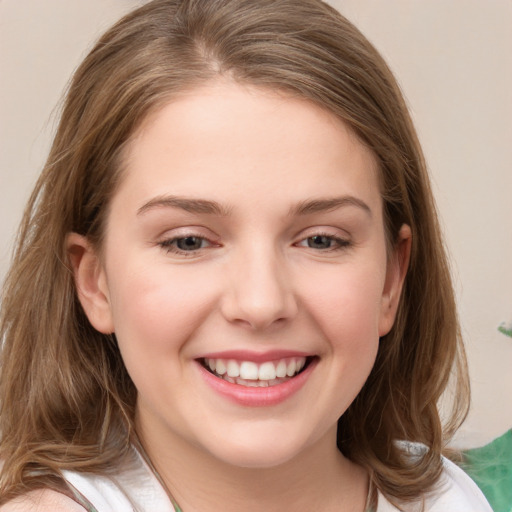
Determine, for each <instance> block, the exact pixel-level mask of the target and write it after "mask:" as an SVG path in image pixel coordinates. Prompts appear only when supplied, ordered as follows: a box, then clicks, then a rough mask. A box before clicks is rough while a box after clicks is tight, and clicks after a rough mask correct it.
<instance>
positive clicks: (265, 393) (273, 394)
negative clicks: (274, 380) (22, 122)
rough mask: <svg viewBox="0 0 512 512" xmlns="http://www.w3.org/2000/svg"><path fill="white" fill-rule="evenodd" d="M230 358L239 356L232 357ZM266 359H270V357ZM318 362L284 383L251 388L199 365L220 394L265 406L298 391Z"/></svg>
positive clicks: (248, 404) (204, 375)
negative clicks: (218, 375)
mask: <svg viewBox="0 0 512 512" xmlns="http://www.w3.org/2000/svg"><path fill="white" fill-rule="evenodd" d="M294 355H295V356H296V355H297V353H294ZM205 357H208V356H205ZM216 357H218V358H224V356H219V355H218V354H216ZM281 357H282V356H281ZM281 357H277V359H280V358H281ZM285 357H293V356H285ZM226 359H228V357H226ZM230 359H239V358H235V357H230ZM241 359H243V358H241ZM243 360H247V359H243ZM249 360H254V359H249ZM264 360H265V361H269V359H268V358H266V359H264ZM270 360H273V359H270ZM317 362H318V359H317V358H315V359H313V360H312V361H311V362H310V363H309V365H308V366H307V367H306V369H305V370H304V371H302V372H301V373H299V374H298V375H297V376H296V377H293V378H291V379H290V380H287V381H286V382H283V383H282V384H277V385H275V386H270V387H268V388H250V387H246V386H241V385H239V384H232V383H231V382H227V381H225V380H224V379H221V378H219V377H216V376H215V375H213V374H212V373H210V372H209V371H208V370H207V369H206V368H204V367H203V365H202V364H201V363H199V362H197V367H198V368H199V371H200V372H201V376H202V377H203V379H204V380H205V382H206V384H207V385H208V386H210V388H211V389H213V390H214V391H215V392H216V393H218V394H219V395H221V396H223V397H225V398H227V399H228V400H231V401H232V402H235V403H237V404H239V405H243V406H248V407H265V406H271V405H277V404H279V403H281V402H284V401H285V400H287V399H288V398H290V397H291V396H292V395H294V394H295V393H297V392H298V391H299V390H300V389H301V388H302V386H303V385H304V384H305V383H306V381H307V380H308V378H309V377H310V375H311V373H312V372H313V370H314V369H315V367H316V364H317Z"/></svg>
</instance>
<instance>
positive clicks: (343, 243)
mask: <svg viewBox="0 0 512 512" xmlns="http://www.w3.org/2000/svg"><path fill="white" fill-rule="evenodd" d="M315 238H321V239H326V241H328V242H329V244H331V245H333V246H331V245H330V246H329V247H325V248H315V247H311V246H310V245H309V241H310V240H313V239H315ZM186 240H191V241H193V240H195V241H196V242H200V245H201V246H200V247H197V248H191V249H190V250H186V249H182V248H180V247H178V244H179V243H180V241H186ZM205 242H206V244H207V246H206V247H204V246H203V244H204V243H205ZM304 243H305V244H307V245H302V244H304ZM159 245H160V247H162V248H163V249H165V250H166V252H168V253H173V254H178V255H183V256H189V255H190V256H191V255H193V254H197V252H198V251H201V250H203V249H208V248H211V247H213V246H215V244H214V243H213V242H211V241H210V240H208V239H207V238H205V237H203V236H199V235H194V234H189V235H187V236H179V237H175V238H170V239H168V240H163V241H162V242H160V243H159ZM294 245H295V246H296V247H306V248H309V249H313V250H319V251H321V252H331V251H340V250H343V249H347V248H348V247H350V246H351V242H350V241H349V240H346V239H343V238H339V237H336V236H333V235H332V234H330V233H315V234H314V235H311V236H308V237H306V238H303V239H302V240H300V241H299V242H297V243H296V244H294Z"/></svg>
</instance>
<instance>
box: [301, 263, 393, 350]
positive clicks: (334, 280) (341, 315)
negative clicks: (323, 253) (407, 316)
mask: <svg viewBox="0 0 512 512" xmlns="http://www.w3.org/2000/svg"><path fill="white" fill-rule="evenodd" d="M318 277H321V276H317V278H318ZM383 286H384V272H383V271H382V269H381V268H380V267H378V266H375V265H368V266H359V267H358V266H350V267H349V266H348V265H347V266H346V267H345V268H343V267H341V268H339V269H338V271H335V272H333V271H332V270H331V271H330V272H328V275H326V276H325V278H324V279H319V280H317V281H316V282H315V285H314V286H311V283H309V284H308V283H303V285H302V289H303V290H304V291H303V292H302V297H303V301H304V302H306V303H307V310H308V311H309V312H310V314H311V315H312V316H313V317H314V319H315V322H316V324H317V325H318V326H319V327H320V328H321V330H322V332H323V334H324V336H325V337H326V339H328V340H329V341H330V344H331V347H332V348H333V349H336V348H338V345H339V346H340V347H341V348H343V349H345V350H347V351H353V352H355V353H364V352H365V351H367V350H368V348H369V347H374V346H376V344H377V343H378V339H379V319H380V310H381V300H382V290H383Z"/></svg>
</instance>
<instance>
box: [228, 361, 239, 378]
mask: <svg viewBox="0 0 512 512" xmlns="http://www.w3.org/2000/svg"><path fill="white" fill-rule="evenodd" d="M227 369H228V375H229V376H230V377H240V366H239V365H238V363H237V362H236V361H233V360H229V361H228V364H227Z"/></svg>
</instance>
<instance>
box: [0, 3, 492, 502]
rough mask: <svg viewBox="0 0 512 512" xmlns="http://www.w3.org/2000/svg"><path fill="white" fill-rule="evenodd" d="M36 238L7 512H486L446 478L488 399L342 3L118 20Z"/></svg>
mask: <svg viewBox="0 0 512 512" xmlns="http://www.w3.org/2000/svg"><path fill="white" fill-rule="evenodd" d="M19 240H20V241H19V246H18V249H17V252H16V255H15V258H14V262H13V265H12V268H11V272H10V274H9V276H8V279H7V281H6V285H5V290H4V296H3V303H2V324H1V332H2V338H3V340H4V344H3V353H2V374H1V381H0V393H1V415H0V430H1V433H2V438H1V445H0V458H1V460H2V461H3V468H2V474H1V480H0V502H1V503H2V504H3V505H2V507H1V510H2V511H11V510H21V511H33V510H57V511H59V510H62V511H64V510H66V511H67V510H77V511H82V512H83V510H84V509H85V510H90V511H93V510H97V511H99V512H107V511H116V512H120V511H128V510H140V511H172V510H183V511H184V512H191V511H201V512H209V511H217V510H223V511H229V510H244V511H249V512H251V511H256V510H258V511H259V510H269V511H278V510H279V511H280V510H296V511H306V510H321V511H327V512H330V511H343V510H346V511H360V512H363V511H365V510H377V511H379V512H384V511H387V510H397V509H398V510H407V511H408V510H422V509H423V510H426V511H431V512H434V511H446V510H450V511H461V512H462V511H464V512H466V511H468V510H473V511H480V510H481V511H487V510H490V509H489V507H488V505H487V504H486V502H485V499H484V498H483V496H482V495H481V494H480V493H479V491H478V489H477V488H476V486H475V485H474V484H473V483H472V482H471V480H470V479H469V478H468V477H466V476H465V475H464V473H462V472H461V471H460V470H459V469H457V468H456V467H455V466H454V465H453V464H452V463H450V462H449V461H448V460H447V459H445V458H443V456H442V452H443V449H444V447H445V442H446V440H447V439H448V438H449V435H450V434H451V433H452V432H453V430H454V429H455V427H456V426H457V425H458V423H459V422H460V421H461V419H462V418H463V417H464V415H465V412H466V408H467V398H468V390H467V376H466V370H465V361H464V354H463V349H462V346H461V343H460V340H459V334H458V325H457V319H456V312H455V307H454V299H453V292H452V287H451V283H450V276H449V273H448V269H447V263H446V258H445V255H444V252H443V246H442V241H441V238H440V234H439V228H438V224H437V220H436V214H435V208H434V204H433V200H432V195H431V191H430V187H429V182H428V177H427V173H426V170H425V164H424V160H423V156H422V153H421V149H420V147H419V144H418V141H417V138H416V135H415V132H414V128H413V126H412V124H411V121H410V118H409V116H408V113H407V109H406V107H405V105H404V101H403V99H402V97H401V94H400V92H399V89H398V87H397V85H396V82H395V80H394V79H393V77H392V75H391V73H390V71H389V70H388V68H387V67H386V65H385V63H384V62H383V61H382V59H381V58H380V56H379V55H378V53H377V52H376V51H375V49H374V48H373V47H372V46H371V45H370V44H369V43H368V41H367V40H366V39H365V38H364V37H363V36H362V35H361V34H360V33H359V32H358V31H357V29H355V28H354V27H353V26H352V25H351V24H350V23H349V22H348V21H347V20H345V19H344V18H343V17H342V16H340V15H339V14H338V13H337V12H335V11H334V10H333V9H332V8H330V7H328V6H327V5H325V4H324V3H322V2H320V1H317V0H300V1H297V0H273V1H267V0H264V1H258V2H254V1H252V0H209V1H207V2H206V1H200V0H184V1H178V0H155V1H153V2H150V3H148V4H147V5H145V6H144V7H142V8H140V9H138V10H136V11H135V12H133V13H132V14H130V15H128V16H127V17H125V18H124V19H123V20H121V21H120V22H119V23H118V24H117V25H115V26H114V27H113V28H112V29H111V30H109V31H108V32H107V33H106V34H105V35H104V36H103V37H102V38H101V40H100V41H99V42H98V43H97V45H96V46H95V47H94V48H93V50H92V51H91V53H90V54H89V55H88V56H87V58H86V59H85V61H84V62H83V64H82V65H81V66H80V68H79V69H78V70H77V72H76V74H75V76H74V79H73V82H72V83H71V86H70V88H69V91H68V94H67V98H66V103H65V106H64V109H63V112H62V119H61V122H60V125H59V129H58V132H57V134H56V137H55V141H54V145H53V147H52V150H51V153H50V156H49V159H48V163H47V165H46V167H45V169H44V171H43V173H42V175H41V178H40V180H39V182H38V184H37V186H36V189H35V191H34V193H33V196H32V198H31V200H30V203H29V206H28V209H27V212H26V215H25V219H24V221H23V225H22V227H21V232H20V238H19ZM454 375H455V377H453V376H454ZM450 376H452V377H453V378H454V384H455V386H456V395H455V396H456V397H457V403H456V404H455V405H454V408H453V411H452V413H451V415H448V416H447V419H448V421H447V424H446V426H445V427H446V429H445V430H444V431H443V427H442V425H441V420H440V416H439V412H438V408H437V404H438V401H439V398H440V397H441V395H442V393H443V391H444V390H445V388H446V386H447V383H448V380H449V378H450Z"/></svg>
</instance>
